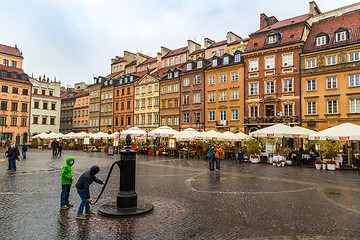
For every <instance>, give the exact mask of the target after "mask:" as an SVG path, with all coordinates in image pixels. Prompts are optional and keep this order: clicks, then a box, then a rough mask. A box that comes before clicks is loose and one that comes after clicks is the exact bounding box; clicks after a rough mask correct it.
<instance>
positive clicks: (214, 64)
mask: <svg viewBox="0 0 360 240" xmlns="http://www.w3.org/2000/svg"><path fill="white" fill-rule="evenodd" d="M211 66H213V67H216V66H217V59H216V58H215V59H213V60H212V65H211Z"/></svg>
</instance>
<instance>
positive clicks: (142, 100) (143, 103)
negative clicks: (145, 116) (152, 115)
mask: <svg viewBox="0 0 360 240" xmlns="http://www.w3.org/2000/svg"><path fill="white" fill-rule="evenodd" d="M145 104H146V102H145V99H141V107H143V108H144V107H145Z"/></svg>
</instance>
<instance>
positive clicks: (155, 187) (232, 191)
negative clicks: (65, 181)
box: [0, 149, 360, 239]
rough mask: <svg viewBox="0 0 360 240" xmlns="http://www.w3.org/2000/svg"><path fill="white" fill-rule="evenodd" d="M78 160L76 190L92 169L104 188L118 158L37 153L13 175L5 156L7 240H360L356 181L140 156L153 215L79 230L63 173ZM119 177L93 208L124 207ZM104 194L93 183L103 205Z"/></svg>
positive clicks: (0, 194) (341, 174) (88, 223)
mask: <svg viewBox="0 0 360 240" xmlns="http://www.w3.org/2000/svg"><path fill="white" fill-rule="evenodd" d="M67 156H73V157H75V159H76V160H75V164H74V166H73V169H74V177H75V181H76V180H77V179H78V178H79V176H80V175H81V173H82V172H84V171H86V170H88V169H89V168H90V167H91V166H92V165H95V164H96V165H98V166H99V167H100V168H101V171H100V173H99V174H98V175H97V176H98V177H99V178H100V179H103V180H105V178H106V176H107V173H108V171H109V169H110V166H111V164H112V163H113V162H114V161H116V160H118V159H119V155H111V156H108V155H106V154H105V153H97V152H96V153H93V152H82V151H64V152H63V157H58V158H52V157H51V151H50V150H41V149H30V150H29V152H28V158H27V159H24V160H22V161H20V162H17V168H18V171H17V172H16V173H14V172H10V171H7V170H6V169H7V161H5V157H4V150H3V149H1V150H0V159H1V158H2V159H3V160H0V182H1V185H0V239H360V227H359V223H360V175H359V174H358V173H357V172H356V171H339V170H336V171H322V170H315V168H305V167H291V166H285V167H273V166H272V165H264V164H251V163H245V164H239V163H235V162H233V161H227V160H225V161H222V162H221V171H220V172H210V171H208V161H207V160H201V159H179V158H167V157H153V156H149V157H147V156H142V155H138V159H137V168H136V171H137V175H136V192H137V194H138V198H139V199H140V200H146V201H150V202H152V203H153V204H154V209H153V211H151V212H149V213H147V214H144V215H141V216H135V217H130V218H119V219H116V218H115V219H114V218H108V217H104V216H101V215H99V214H98V213H96V215H95V216H93V217H90V218H89V219H87V220H75V215H76V211H77V207H78V206H79V203H80V198H79V196H78V194H77V192H76V189H75V187H74V186H73V187H72V188H71V193H70V202H71V203H72V204H74V205H75V206H74V207H73V208H70V209H69V210H63V211H61V212H60V210H59V208H60V192H61V176H60V174H61V168H62V166H63V165H64V163H65V158H66V157H67ZM119 178H120V177H119V170H118V168H117V167H115V169H114V171H113V174H112V176H111V178H110V181H109V183H108V185H107V188H106V190H105V192H104V196H103V197H102V198H101V199H100V201H99V202H98V203H97V204H96V205H95V206H92V210H93V211H97V209H98V208H99V206H101V204H104V203H108V202H114V201H116V195H117V193H118V191H119ZM101 187H102V186H101V185H99V184H96V183H93V184H92V185H91V190H90V191H91V194H92V197H93V198H95V197H97V195H98V194H99V192H100V190H101Z"/></svg>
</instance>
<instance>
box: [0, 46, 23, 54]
mask: <svg viewBox="0 0 360 240" xmlns="http://www.w3.org/2000/svg"><path fill="white" fill-rule="evenodd" d="M0 53H4V54H8V55H12V56H17V57H22V54H21V52H20V50H19V49H18V48H14V47H9V46H6V45H3V44H0Z"/></svg>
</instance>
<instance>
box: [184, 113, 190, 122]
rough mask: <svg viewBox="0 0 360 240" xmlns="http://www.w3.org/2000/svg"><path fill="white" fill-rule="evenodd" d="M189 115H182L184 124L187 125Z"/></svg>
mask: <svg viewBox="0 0 360 240" xmlns="http://www.w3.org/2000/svg"><path fill="white" fill-rule="evenodd" d="M189 121H190V119H189V113H184V123H189Z"/></svg>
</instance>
